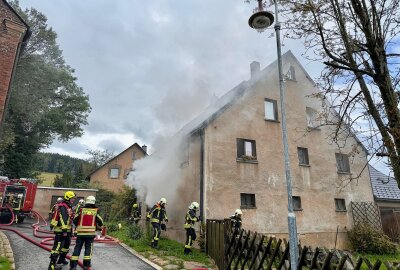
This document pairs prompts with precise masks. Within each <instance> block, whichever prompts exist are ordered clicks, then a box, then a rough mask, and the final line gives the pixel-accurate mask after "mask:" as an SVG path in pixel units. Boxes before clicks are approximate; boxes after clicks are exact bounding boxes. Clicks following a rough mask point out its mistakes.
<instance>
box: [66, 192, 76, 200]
mask: <svg viewBox="0 0 400 270" xmlns="http://www.w3.org/2000/svg"><path fill="white" fill-rule="evenodd" d="M75 197H76V195H75V193H74V192H73V191H67V192H65V194H64V199H65V200H67V201H69V200H71V199H72V198H75Z"/></svg>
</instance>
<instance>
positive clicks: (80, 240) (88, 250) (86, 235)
mask: <svg viewBox="0 0 400 270" xmlns="http://www.w3.org/2000/svg"><path fill="white" fill-rule="evenodd" d="M95 204H96V198H95V197H94V196H88V197H87V198H86V200H85V205H84V206H83V207H81V208H80V210H79V213H78V215H77V216H75V218H74V225H75V227H76V228H75V231H76V236H77V237H76V244H75V248H74V252H73V254H72V257H71V264H70V270H76V266H77V265H78V259H79V255H80V254H81V250H82V247H83V245H85V253H84V256H83V269H85V270H86V269H90V266H91V265H90V262H91V259H92V254H93V241H94V237H95V236H96V229H99V230H101V228H102V226H103V219H102V218H101V217H100V215H99V213H98V208H96V205H95Z"/></svg>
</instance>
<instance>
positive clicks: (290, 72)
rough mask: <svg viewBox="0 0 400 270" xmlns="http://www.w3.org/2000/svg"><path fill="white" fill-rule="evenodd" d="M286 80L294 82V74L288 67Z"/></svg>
mask: <svg viewBox="0 0 400 270" xmlns="http://www.w3.org/2000/svg"><path fill="white" fill-rule="evenodd" d="M286 79H287V80H289V81H295V80H296V72H295V69H294V67H293V66H290V68H289V70H288V72H287V73H286Z"/></svg>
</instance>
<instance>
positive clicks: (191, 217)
mask: <svg viewBox="0 0 400 270" xmlns="http://www.w3.org/2000/svg"><path fill="white" fill-rule="evenodd" d="M197 209H199V203H197V202H192V203H191V204H190V205H189V210H188V211H187V213H186V216H185V224H184V225H183V227H184V228H185V230H186V242H185V249H184V250H183V253H184V254H189V253H190V252H192V245H193V242H194V240H196V231H195V230H194V225H195V223H196V222H197V221H200V220H201V217H200V216H199V217H196V212H197Z"/></svg>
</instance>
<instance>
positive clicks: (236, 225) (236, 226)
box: [229, 209, 242, 234]
mask: <svg viewBox="0 0 400 270" xmlns="http://www.w3.org/2000/svg"><path fill="white" fill-rule="evenodd" d="M229 219H230V220H231V228H232V232H233V233H236V234H238V233H239V232H240V229H241V228H242V210H240V209H236V210H235V214H233V215H232V216H230V217H229Z"/></svg>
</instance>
